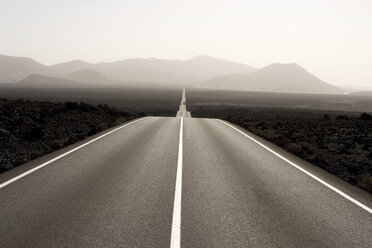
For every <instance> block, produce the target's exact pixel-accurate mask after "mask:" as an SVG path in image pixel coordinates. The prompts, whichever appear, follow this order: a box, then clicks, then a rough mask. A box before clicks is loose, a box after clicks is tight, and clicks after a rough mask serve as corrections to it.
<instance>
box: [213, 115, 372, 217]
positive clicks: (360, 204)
mask: <svg viewBox="0 0 372 248" xmlns="http://www.w3.org/2000/svg"><path fill="white" fill-rule="evenodd" d="M218 121H220V122H222V123H224V124H226V125H227V126H229V127H231V128H232V129H235V130H236V131H238V132H239V133H241V134H243V135H244V136H245V137H247V138H249V139H250V140H252V141H254V142H256V143H257V144H258V145H260V146H262V147H263V148H265V149H266V150H268V151H269V152H271V153H273V154H274V155H276V156H277V157H279V158H281V159H282V160H284V161H285V162H287V163H288V164H290V165H292V166H293V167H295V168H297V169H298V170H300V171H302V172H303V173H305V174H306V175H308V176H310V177H312V178H313V179H315V180H316V181H318V182H320V183H321V184H323V185H324V186H326V187H328V188H330V189H331V190H333V191H334V192H336V193H337V194H339V195H341V196H343V197H344V198H346V199H347V200H349V201H351V202H353V203H354V204H356V205H358V206H359V207H361V208H363V209H364V210H366V211H367V212H369V213H371V214H372V209H371V208H369V207H368V206H366V205H364V204H363V203H361V202H359V201H358V200H356V199H354V198H353V197H351V196H349V195H348V194H346V193H344V192H342V191H341V190H339V189H337V188H336V187H334V186H332V185H330V184H329V183H327V182H326V181H324V180H322V179H320V178H319V177H317V176H315V175H313V174H311V173H310V172H309V171H307V170H305V169H304V168H302V167H301V166H299V165H297V164H295V163H293V162H292V161H290V160H289V159H287V158H285V157H283V156H282V155H280V154H279V153H277V152H275V151H274V150H272V149H270V148H269V147H267V146H265V145H264V144H262V143H260V142H259V141H257V140H256V139H254V138H252V137H250V136H249V135H247V134H246V133H244V132H242V131H241V130H239V129H237V128H236V127H234V126H232V125H230V124H229V123H227V122H225V121H222V120H218Z"/></svg>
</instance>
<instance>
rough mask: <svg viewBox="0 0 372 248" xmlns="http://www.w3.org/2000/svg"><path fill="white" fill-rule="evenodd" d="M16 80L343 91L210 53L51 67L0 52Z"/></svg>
mask: <svg viewBox="0 0 372 248" xmlns="http://www.w3.org/2000/svg"><path fill="white" fill-rule="evenodd" d="M34 74H36V75H34ZM14 82H18V83H19V84H20V85H23V86H26V85H28V86H30V87H46V86H47V85H48V84H50V86H51V87H53V85H54V86H56V87H61V86H65V87H79V86H81V85H82V84H103V85H105V84H112V85H122V84H126V83H132V84H141V83H154V84H163V85H173V86H174V85H176V86H187V87H216V88H225V89H242V90H252V91H271V92H308V93H342V92H343V90H341V89H339V88H337V87H335V86H333V85H331V84H328V83H326V82H323V81H321V80H320V79H318V78H317V77H315V76H313V75H311V74H310V73H309V72H307V71H306V70H305V69H303V68H302V67H300V66H299V65H297V64H272V65H269V66H267V67H264V68H262V69H256V68H254V67H252V66H249V65H245V64H241V63H235V62H231V61H227V60H224V59H219V58H213V57H209V56H197V57H194V58H192V59H189V60H165V59H154V58H151V59H139V58H136V59H126V60H121V61H116V62H110V63H88V62H85V61H80V60H74V61H70V62H66V63H61V64H56V65H53V66H46V65H43V64H40V63H38V62H36V61H34V60H32V59H30V58H22V57H11V56H4V55H0V83H14ZM74 82H75V84H74ZM57 85H58V86H57Z"/></svg>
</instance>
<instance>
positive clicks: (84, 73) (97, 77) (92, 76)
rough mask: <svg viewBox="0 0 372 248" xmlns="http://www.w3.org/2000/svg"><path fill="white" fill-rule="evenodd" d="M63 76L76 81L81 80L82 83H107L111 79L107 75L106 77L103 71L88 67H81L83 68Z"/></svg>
mask: <svg viewBox="0 0 372 248" xmlns="http://www.w3.org/2000/svg"><path fill="white" fill-rule="evenodd" d="M64 78H66V79H69V80H74V81H78V82H83V83H108V82H111V81H112V80H111V79H110V78H109V77H107V76H106V75H104V74H103V73H101V72H99V71H96V70H90V69H83V70H79V71H75V72H72V73H70V74H68V75H66V76H64Z"/></svg>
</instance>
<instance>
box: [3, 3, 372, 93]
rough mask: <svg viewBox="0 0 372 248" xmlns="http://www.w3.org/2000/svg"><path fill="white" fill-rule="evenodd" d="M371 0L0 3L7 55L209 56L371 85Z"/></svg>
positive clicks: (44, 58) (52, 59)
mask: <svg viewBox="0 0 372 248" xmlns="http://www.w3.org/2000/svg"><path fill="white" fill-rule="evenodd" d="M371 13H372V0H311V1H310V0H306V1H301V0H280V1H279V0H255V1H251V0H220V1H219V0H213V1H212V0H183V1H177V0H0V54H5V55H11V56H25V57H32V58H33V59H35V60H37V61H39V62H41V63H44V64H47V65H50V64H54V63H59V62H65V61H68V60H73V59H82V60H86V61H89V62H101V61H114V60H120V59H125V58H131V57H144V58H148V57H156V58H176V59H188V58H191V57H194V56H196V55H210V56H214V57H221V58H225V59H228V60H233V61H237V62H243V63H246V64H249V65H252V66H256V67H263V66H265V65H268V64H271V63H276V62H280V63H292V62H294V63H298V64H300V65H302V66H303V67H305V68H306V69H307V70H308V71H310V72H311V73H313V74H314V75H316V76H318V77H319V78H321V79H322V80H324V81H327V82H329V83H333V84H337V85H345V84H349V85H360V84H364V85H370V86H371V87H372V14H371Z"/></svg>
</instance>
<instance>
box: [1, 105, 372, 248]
mask: <svg viewBox="0 0 372 248" xmlns="http://www.w3.org/2000/svg"><path fill="white" fill-rule="evenodd" d="M181 105H182V103H181ZM180 120H181V118H175V117H173V118H172V117H170V118H160V117H150V118H147V119H143V120H140V121H138V122H136V123H133V124H132V125H129V126H126V127H124V128H122V129H120V130H118V131H116V132H113V133H111V134H109V135H107V136H105V137H103V138H101V139H99V140H97V141H95V142H93V143H91V144H89V145H87V146H85V147H83V148H81V149H79V150H77V151H75V152H73V153H71V154H69V155H67V156H65V157H63V158H61V159H59V160H57V161H55V162H53V163H51V164H49V165H47V166H45V167H43V168H41V169H39V170H37V171H35V172H34V173H32V174H29V175H27V176H25V177H23V178H21V179H19V180H17V181H15V182H13V183H11V184H9V185H7V186H5V187H4V188H2V189H0V199H1V205H0V247H169V245H170V239H171V226H172V211H173V203H174V190H175V180H176V170H177V155H178V154H177V153H178V146H179V131H180V130H179V128H180ZM183 132H184V133H183V177H182V209H181V211H182V212H181V247H335V248H336V247H371V246H372V215H371V214H370V213H368V212H367V211H366V210H363V209H362V208H360V207H359V206H357V205H355V204H354V203H352V202H350V201H349V200H347V199H345V198H343V197H342V196H340V195H339V194H337V193H335V192H334V191H332V190H330V189H329V188H327V187H325V186H324V185H322V184H320V183H319V182H317V181H315V180H314V179H313V178H311V177H309V176H307V175H305V174H304V173H303V172H301V171H299V170H298V169H296V168H294V167H293V166H291V165H289V164H288V163H286V162H285V161H283V160H282V159H280V158H278V157H277V156H275V155H273V154H272V153H270V152H269V151H267V150H265V149H264V148H263V147H261V146H259V145H257V144H256V143H254V142H253V141H251V140H249V139H248V138H246V137H245V136H243V135H242V134H241V133H239V132H237V131H236V130H234V129H232V128H231V127H229V126H227V125H225V124H224V123H222V122H220V121H218V120H215V119H195V118H184V129H183ZM263 142H264V141H263ZM267 145H269V146H270V145H271V144H269V143H267ZM271 146H272V145H271ZM66 149H71V148H66ZM272 149H274V150H276V151H277V152H279V153H280V154H283V155H285V156H288V157H290V156H291V155H290V154H287V153H285V152H283V151H282V150H280V149H279V148H276V147H275V146H272ZM56 155H58V152H57V153H55V155H53V154H51V155H49V157H48V158H50V157H53V156H56ZM290 159H293V160H294V161H295V162H296V163H298V164H299V165H301V166H303V167H304V168H306V169H309V170H310V171H311V172H313V173H314V174H316V175H317V176H319V177H321V178H322V179H324V180H326V181H327V182H330V183H331V184H332V185H334V186H336V187H338V188H339V189H341V190H343V191H345V192H347V193H348V194H350V195H352V196H353V197H355V198H356V199H357V200H360V201H361V202H363V203H364V204H366V205H368V206H369V207H371V203H372V199H371V195H370V194H367V193H366V192H364V191H362V190H359V189H357V188H355V187H353V186H350V185H349V184H347V183H345V182H343V181H342V180H339V179H337V178H336V177H334V176H332V175H330V174H329V173H327V172H325V171H323V170H321V169H314V168H313V167H314V166H311V165H309V164H307V163H306V162H304V161H302V160H301V159H298V158H296V157H293V158H292V157H290ZM41 160H43V159H42V158H41ZM32 166H34V165H32V164H29V165H24V166H21V167H23V168H24V169H22V168H17V170H14V171H9V172H7V173H4V174H2V175H0V183H1V182H4V180H8V179H9V178H11V177H12V176H15V175H16V174H20V173H22V170H26V169H29V168H32Z"/></svg>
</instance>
